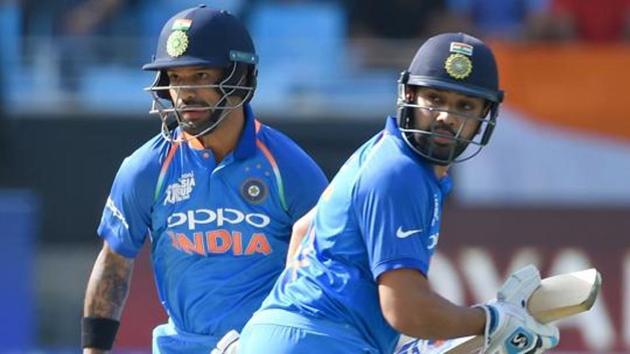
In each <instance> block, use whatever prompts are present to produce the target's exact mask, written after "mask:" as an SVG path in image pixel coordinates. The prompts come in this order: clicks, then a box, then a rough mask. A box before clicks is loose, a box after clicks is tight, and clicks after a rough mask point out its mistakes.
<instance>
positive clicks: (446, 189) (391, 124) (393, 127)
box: [385, 116, 453, 195]
mask: <svg viewBox="0 0 630 354" xmlns="http://www.w3.org/2000/svg"><path fill="white" fill-rule="evenodd" d="M385 132H386V133H387V134H389V135H392V136H393V137H394V138H395V139H396V140H398V142H399V146H400V148H401V150H402V151H403V153H404V154H407V155H409V156H411V157H412V158H413V159H414V160H415V161H417V162H418V164H419V165H420V166H422V167H423V168H424V169H425V170H426V171H427V174H428V175H429V176H431V177H433V180H435V181H436V182H437V183H438V185H439V187H440V189H441V190H442V193H444V194H445V195H447V194H449V193H450V191H451V189H452V186H453V183H452V181H451V177H450V175H448V174H447V175H446V176H444V177H442V178H439V179H438V178H437V176H435V172H434V171H433V164H431V163H430V162H428V161H427V160H425V159H424V158H423V157H422V156H420V155H418V154H417V153H416V152H415V151H413V150H411V148H410V147H409V146H408V145H407V143H406V142H405V141H404V140H403V138H402V135H401V132H400V129H398V123H397V122H396V117H393V116H389V117H387V121H386V123H385Z"/></svg>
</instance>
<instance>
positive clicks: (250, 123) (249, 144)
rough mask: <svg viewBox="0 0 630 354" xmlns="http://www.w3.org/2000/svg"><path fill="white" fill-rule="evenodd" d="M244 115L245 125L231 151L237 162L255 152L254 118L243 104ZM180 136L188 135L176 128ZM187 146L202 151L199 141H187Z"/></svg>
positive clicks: (249, 107)
mask: <svg viewBox="0 0 630 354" xmlns="http://www.w3.org/2000/svg"><path fill="white" fill-rule="evenodd" d="M243 109H244V113H245V123H244V125H243V130H242V131H241V135H240V136H239V138H238V142H237V143H236V148H234V151H232V153H230V154H232V155H233V156H234V158H236V159H238V160H243V159H246V158H248V157H250V156H252V155H254V153H255V152H256V133H257V129H256V125H257V121H256V118H254V112H253V111H252V108H251V106H250V105H249V104H245V105H244V106H243ZM177 129H178V131H179V132H180V134H182V135H183V136H184V137H185V138H186V137H188V134H187V133H186V132H184V131H183V130H181V128H177ZM188 145H189V146H190V147H191V148H192V149H194V150H204V149H205V148H204V146H203V145H202V144H201V141H199V139H191V138H189V139H188ZM230 154H228V155H230Z"/></svg>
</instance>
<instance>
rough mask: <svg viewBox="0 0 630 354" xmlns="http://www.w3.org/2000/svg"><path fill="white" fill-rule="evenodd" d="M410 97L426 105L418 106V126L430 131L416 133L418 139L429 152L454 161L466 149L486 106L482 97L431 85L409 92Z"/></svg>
mask: <svg viewBox="0 0 630 354" xmlns="http://www.w3.org/2000/svg"><path fill="white" fill-rule="evenodd" d="M414 96H415V97H414ZM408 100H410V101H415V103H416V104H417V105H418V106H419V107H422V108H417V109H415V114H414V119H415V122H414V123H415V129H418V130H421V131H424V132H426V133H427V134H420V133H417V134H414V135H413V136H414V139H415V140H416V142H417V143H418V145H419V146H422V147H423V149H424V150H425V152H426V153H428V154H429V155H431V156H433V157H435V158H437V159H440V160H452V158H454V157H456V156H458V155H459V154H461V153H462V152H463V151H464V150H465V149H466V147H467V146H468V141H470V140H472V138H473V137H474V136H475V134H476V133H477V131H478V129H479V125H480V124H481V122H480V118H481V117H482V116H483V115H484V113H485V112H484V111H485V107H486V104H485V100H484V99H482V98H478V97H471V96H466V95H462V94H460V93H457V92H454V91H447V90H438V89H434V88H428V87H419V88H417V90H416V91H415V92H409V93H408Z"/></svg>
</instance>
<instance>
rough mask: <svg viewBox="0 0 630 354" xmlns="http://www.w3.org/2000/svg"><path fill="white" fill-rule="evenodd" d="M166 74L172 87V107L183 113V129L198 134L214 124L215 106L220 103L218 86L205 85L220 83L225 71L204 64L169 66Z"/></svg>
mask: <svg viewBox="0 0 630 354" xmlns="http://www.w3.org/2000/svg"><path fill="white" fill-rule="evenodd" d="M167 75H168V79H169V82H170V86H171V88H170V89H169V94H170V95H171V99H172V101H173V106H174V107H175V108H176V109H177V110H178V112H180V114H179V118H180V119H181V122H180V125H181V126H182V128H183V129H184V131H186V132H187V133H189V134H193V135H196V134H198V133H200V132H201V131H203V130H204V129H205V128H206V127H208V126H209V125H211V124H213V123H214V122H211V119H212V112H213V111H214V110H213V107H214V106H215V105H216V104H217V103H219V101H220V100H221V95H220V94H219V92H217V89H216V88H211V87H202V86H203V85H216V84H218V83H219V80H220V79H221V75H222V71H221V70H220V69H209V68H202V67H182V68H173V69H169V70H168V71H167ZM178 86H183V87H178ZM187 86H198V87H187Z"/></svg>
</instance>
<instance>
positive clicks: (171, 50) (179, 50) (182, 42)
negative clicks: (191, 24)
mask: <svg viewBox="0 0 630 354" xmlns="http://www.w3.org/2000/svg"><path fill="white" fill-rule="evenodd" d="M186 49H188V35H187V34H186V32H184V31H173V33H171V35H170V36H168V39H167V40H166V52H167V53H168V55H170V56H172V57H180V56H182V55H184V53H186Z"/></svg>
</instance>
